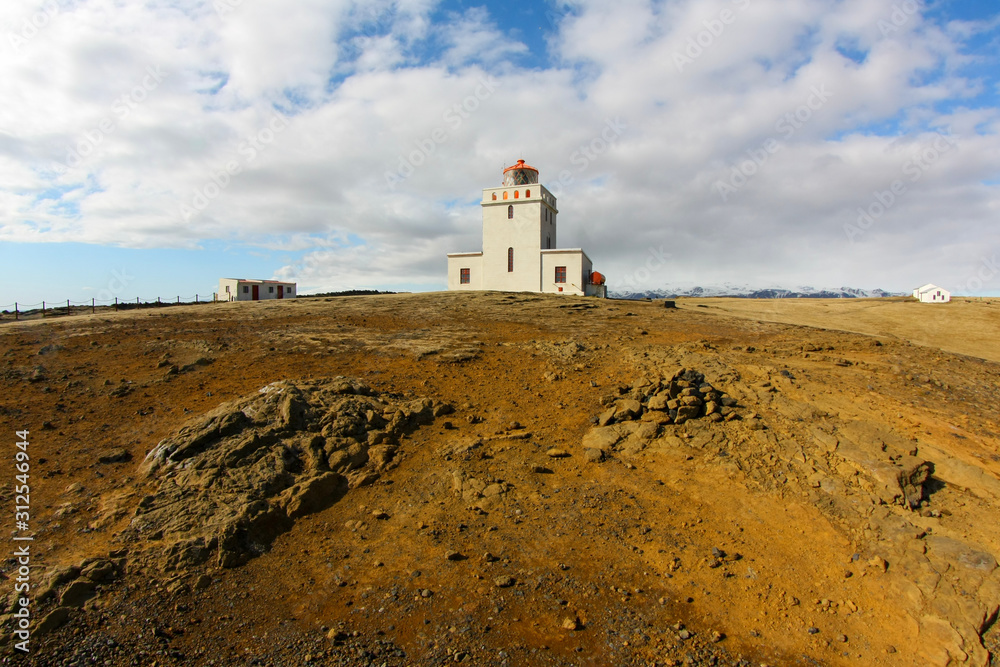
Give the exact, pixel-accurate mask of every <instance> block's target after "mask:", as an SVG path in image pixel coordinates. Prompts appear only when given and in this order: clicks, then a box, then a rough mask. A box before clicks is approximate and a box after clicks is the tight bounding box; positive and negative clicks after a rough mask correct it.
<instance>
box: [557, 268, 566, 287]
mask: <svg viewBox="0 0 1000 667" xmlns="http://www.w3.org/2000/svg"><path fill="white" fill-rule="evenodd" d="M556 282H557V283H564V282H566V267H565V266H557V267H556Z"/></svg>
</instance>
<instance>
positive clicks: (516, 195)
mask: <svg viewBox="0 0 1000 667" xmlns="http://www.w3.org/2000/svg"><path fill="white" fill-rule="evenodd" d="M520 194H521V191H520V190H514V199H518V195H520Z"/></svg>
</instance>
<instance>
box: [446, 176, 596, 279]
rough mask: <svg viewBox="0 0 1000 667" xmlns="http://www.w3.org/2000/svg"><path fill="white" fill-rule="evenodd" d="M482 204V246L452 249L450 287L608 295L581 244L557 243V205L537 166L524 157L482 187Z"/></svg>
mask: <svg viewBox="0 0 1000 667" xmlns="http://www.w3.org/2000/svg"><path fill="white" fill-rule="evenodd" d="M481 207H482V211H483V249H482V251H481V252H456V253H449V254H448V289H449V290H501V291H510V292H544V293H552V294H575V295H578V296H601V297H603V296H606V287H605V285H604V276H602V275H601V274H599V273H596V272H594V270H593V263H592V262H591V260H590V258H589V257H588V256H587V254H586V253H585V252H584V251H583V249H581V248H564V249H560V248H558V247H557V243H556V229H557V218H558V215H559V209H558V207H557V205H556V198H555V196H554V195H553V194H552V193H551V192H549V191H548V189H546V187H545V186H544V185H542V184H541V183H539V181H538V170H537V169H535V168H534V167H532V166H531V165H528V164H525V162H524V160H518V161H517V162H516V163H515V164H514V165H512V166H510V167H507V168H506V169H504V170H503V180H502V182H501V185H500V186H499V187H493V188H484V189H483V199H482V202H481Z"/></svg>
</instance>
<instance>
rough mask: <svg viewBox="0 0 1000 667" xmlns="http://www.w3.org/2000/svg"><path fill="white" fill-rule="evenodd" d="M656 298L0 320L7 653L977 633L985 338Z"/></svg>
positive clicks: (693, 655)
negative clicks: (27, 469)
mask: <svg viewBox="0 0 1000 667" xmlns="http://www.w3.org/2000/svg"><path fill="white" fill-rule="evenodd" d="M873 303H874V302H873ZM678 305H679V306H680V308H677V309H667V308H664V307H663V304H662V303H657V302H620V301H598V300H585V299H576V298H560V297H542V296H538V295H521V294H517V295H515V294H499V293H496V294H447V293H446V294H422V295H383V296H371V297H349V298H326V299H297V300H294V301H286V302H272V303H231V304H206V305H201V306H191V307H173V308H167V307H164V308H161V309H154V310H140V311H130V312H120V313H113V312H106V313H100V312H98V313H97V314H96V315H85V316H73V317H63V318H48V319H45V320H34V321H28V322H4V323H0V378H2V387H3V392H2V394H0V418H2V421H3V424H4V427H5V428H6V429H7V432H8V437H7V441H8V445H6V446H8V447H9V448H10V449H11V452H10V456H7V457H6V460H8V461H9V464H8V465H9V471H8V474H6V475H3V479H5V480H10V481H5V482H4V484H3V486H2V494H3V500H4V502H5V505H6V506H7V507H11V508H13V506H14V505H15V483H14V476H15V474H16V471H15V469H14V452H15V448H14V445H13V444H12V443H13V442H14V441H15V439H16V438H15V436H14V432H15V431H17V430H23V429H27V430H30V432H31V433H30V445H29V452H30V455H31V459H30V464H31V477H30V486H31V498H30V501H31V521H30V531H29V532H30V534H33V535H34V537H35V539H34V541H33V542H31V543H30V549H31V564H30V579H31V583H32V595H31V602H30V604H29V610H30V613H31V617H32V622H31V638H30V652H29V653H28V654H27V655H22V654H21V653H20V652H19V651H17V650H16V649H15V647H14V645H15V643H16V642H17V641H18V638H17V637H16V636H15V635H14V634H13V629H14V628H15V624H16V622H17V618H16V617H14V615H13V614H14V612H15V611H16V610H17V609H19V607H18V606H17V600H16V599H15V598H16V597H17V596H16V595H14V593H13V590H14V585H15V582H16V580H17V576H18V567H19V564H18V562H17V558H16V557H14V555H13V553H14V548H15V546H12V547H11V549H10V552H11V554H10V556H9V557H8V558H7V559H6V560H5V561H4V564H3V567H2V572H3V575H4V576H5V577H6V578H7V580H6V581H5V582H4V586H3V596H2V597H0V603H2V609H0V611H2V612H3V613H4V614H5V615H4V616H3V617H2V619H0V623H2V627H3V633H2V636H0V641H2V642H4V644H3V646H2V647H0V650H2V651H3V653H2V654H0V655H2V656H4V657H2V658H0V659H3V660H4V661H7V662H13V661H18V662H24V663H26V664H35V665H91V664H99V665H105V664H107V665H119V664H121V665H151V664H158V665H168V664H198V665H249V664H261V665H306V664H309V665H312V664H320V665H324V664H329V665H369V664H370V665H383V664H385V665H425V664H443V663H454V662H466V663H469V664H480V665H522V664H552V665H610V664H615V665H617V664H622V665H626V664H636V665H747V666H749V665H754V666H757V665H761V664H766V665H847V664H851V665H857V664H865V665H950V664H955V665H959V664H962V665H988V664H991V663H990V660H991V655H990V651H993V652H996V651H997V650H998V649H1000V639H998V636H997V635H998V634H1000V632H998V629H997V628H995V627H994V625H995V621H996V617H997V608H998V603H1000V574H998V571H997V563H996V560H995V555H996V554H998V553H1000V532H998V531H997V530H996V517H997V508H998V504H1000V479H998V477H1000V436H998V421H1000V419H998V417H1000V415H998V407H997V402H996V389H995V388H996V385H997V380H998V370H1000V367H998V365H997V363H996V362H995V361H988V360H986V359H984V358H981V357H977V356H976V355H975V354H974V352H975V350H968V351H966V352H965V354H957V353H954V352H945V351H943V350H942V349H941V348H940V347H935V346H928V345H926V344H925V345H916V344H914V343H912V342H909V340H908V339H907V336H906V333H905V329H906V327H905V326H904V324H905V322H906V317H905V316H906V313H905V312H903V311H902V310H901V308H902V307H910V308H912V309H913V310H912V312H913V318H914V319H915V320H920V319H921V316H922V313H921V312H920V310H921V309H925V308H928V306H922V305H920V304H916V303H913V304H905V303H900V304H895V305H893V309H894V310H893V315H892V318H889V319H887V320H886V323H885V331H884V332H882V333H880V334H879V335H878V336H872V335H863V334H860V333H848V332H845V331H837V330H832V329H821V328H814V327H806V326H799V325H796V324H793V323H782V322H776V321H773V320H779V319H781V318H782V317H784V318H785V319H789V318H791V319H794V317H793V315H789V314H788V313H783V314H782V313H778V315H780V317H779V316H778V315H776V313H777V310H776V309H780V308H781V307H782V306H781V304H780V303H779V304H775V303H772V302H767V303H765V304H762V308H766V309H768V311H767V312H768V315H767V317H764V318H763V319H766V320H772V321H770V322H765V321H760V320H755V319H753V318H752V317H749V316H748V314H747V312H745V310H744V311H741V312H739V313H727V312H725V310H724V309H723V308H712V307H711V302H710V301H698V302H693V301H685V300H680V301H679V302H678ZM705 305H709V306H710V307H707V308H706V307H702V306H705ZM959 305H960V306H961V309H956V310H955V311H954V312H955V313H956V315H955V318H956V321H955V322H954V323H953V324H954V326H956V327H962V326H964V327H966V329H969V328H975V327H978V326H989V327H993V330H994V331H995V330H996V327H997V325H998V324H1000V311H998V310H997V309H996V307H995V306H994V305H993V304H991V303H985V302H984V303H965V304H959ZM796 307H798V305H797V306H796ZM824 307H827V308H829V307H833V308H836V305H834V306H824ZM851 307H853V308H856V307H857V304H852V305H851ZM931 308H941V307H940V306H931ZM873 317H874V316H873V314H872V313H871V312H868V313H867V315H866V318H867V320H868V321H873V319H872V318H873ZM935 317H940V316H938V315H935ZM901 323H903V324H901ZM979 323H985V324H979ZM921 326H923V327H924V328H925V329H926V325H921ZM883 334H884V335H883ZM980 334H981V335H984V336H985V334H982V332H980ZM922 342H925V343H926V341H922ZM991 355H992V353H990V354H986V353H984V354H983V355H982V357H991ZM13 520H14V517H13V511H12V512H11V519H10V522H9V525H10V527H11V528H10V529H11V531H12V535H15V534H24V533H23V532H19V531H17V530H16V529H15V527H14V525H13ZM11 544H15V545H18V544H21V543H11Z"/></svg>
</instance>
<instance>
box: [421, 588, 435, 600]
mask: <svg viewBox="0 0 1000 667" xmlns="http://www.w3.org/2000/svg"><path fill="white" fill-rule="evenodd" d="M432 595H434V593H433V592H432V591H431V589H429V588H425V589H424V590H422V591H420V597H422V598H429V597H430V596H432Z"/></svg>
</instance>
